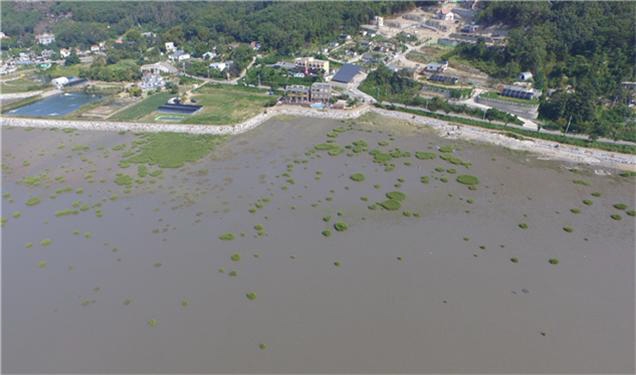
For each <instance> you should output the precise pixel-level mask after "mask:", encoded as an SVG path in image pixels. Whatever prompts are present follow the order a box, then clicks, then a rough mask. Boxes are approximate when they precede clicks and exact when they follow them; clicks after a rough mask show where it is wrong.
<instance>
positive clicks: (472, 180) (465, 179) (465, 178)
mask: <svg viewBox="0 0 636 375" xmlns="http://www.w3.org/2000/svg"><path fill="white" fill-rule="evenodd" d="M456 180H457V182H459V183H460V184H464V185H468V186H473V185H477V184H479V178H477V177H475V176H471V175H468V174H462V175H459V176H457V179H456Z"/></svg>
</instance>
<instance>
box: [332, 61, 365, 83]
mask: <svg viewBox="0 0 636 375" xmlns="http://www.w3.org/2000/svg"><path fill="white" fill-rule="evenodd" d="M361 70H362V68H360V67H359V66H357V65H353V64H344V65H343V66H342V68H340V70H338V73H336V75H335V76H333V79H332V81H335V82H341V83H349V82H351V81H352V80H353V77H355V76H356V74H358V73H360V71H361Z"/></svg>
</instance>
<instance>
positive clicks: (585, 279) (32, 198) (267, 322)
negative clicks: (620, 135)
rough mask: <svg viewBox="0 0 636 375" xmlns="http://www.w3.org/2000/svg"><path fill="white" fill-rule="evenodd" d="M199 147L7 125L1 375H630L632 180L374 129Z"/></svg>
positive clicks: (279, 122)
mask: <svg viewBox="0 0 636 375" xmlns="http://www.w3.org/2000/svg"><path fill="white" fill-rule="evenodd" d="M189 137H194V138H187V137H186V138H179V137H178V136H176V138H171V137H170V136H166V137H162V136H161V135H159V136H158V135H136V134H132V133H114V132H112V133H111V132H88V131H63V130H60V129H58V130H35V129H25V128H20V129H18V128H3V129H2V344H3V345H2V357H3V362H2V367H3V368H2V370H3V371H4V372H9V373H27V372H30V373H33V372H38V373H51V372H62V373H89V372H106V373H116V372H126V373H138V372H145V373H175V372H178V373H195V372H196V373H210V372H394V373H395V372H398V373H400V372H420V373H421V372H470V373H478V372H484V373H496V372H505V373H512V372H520V373H528V372H535V373H536V372H550V373H583V372H601V373H633V372H634V328H635V327H634V243H635V237H634V236H635V234H634V224H635V221H634V218H635V217H634V214H635V211H634V210H635V205H636V204H635V183H636V177H634V176H629V175H625V174H624V175H623V176H621V175H620V171H616V170H611V169H598V168H596V170H593V169H590V168H588V167H586V166H584V165H577V164H570V163H564V162H557V161H547V160H539V158H538V156H537V155H533V154H528V153H520V152H514V151H510V150H507V149H503V148H498V147H494V146H489V145H485V144H473V143H468V142H463V141H458V140H447V139H443V138H440V137H438V136H437V135H436V134H435V133H434V132H432V131H430V130H427V129H418V128H415V127H413V126H411V125H409V124H407V123H405V122H400V121H397V120H392V119H387V118H382V117H378V116H377V115H366V116H364V117H362V118H360V119H357V120H346V121H336V120H317V119H305V118H278V119H274V120H270V121H268V122H267V123H265V124H263V125H262V126H260V127H258V128H256V129H254V130H252V131H249V132H247V133H245V134H241V135H237V136H233V137H227V138H218V137H217V138H212V137H208V138H198V140H197V141H196V143H192V142H193V141H192V140H193V139H196V137H197V136H189ZM198 137H201V136H198Z"/></svg>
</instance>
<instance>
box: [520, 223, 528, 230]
mask: <svg viewBox="0 0 636 375" xmlns="http://www.w3.org/2000/svg"><path fill="white" fill-rule="evenodd" d="M518 226H519V228H521V229H528V224H526V223H521V224H519V225H518Z"/></svg>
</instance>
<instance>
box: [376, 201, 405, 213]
mask: <svg viewBox="0 0 636 375" xmlns="http://www.w3.org/2000/svg"><path fill="white" fill-rule="evenodd" d="M378 204H379V205H380V207H382V208H384V209H385V210H387V211H397V210H399V209H400V207H401V206H402V205H401V203H400V201H399V200H396V199H387V200H385V201H384V202H380V203H378Z"/></svg>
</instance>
